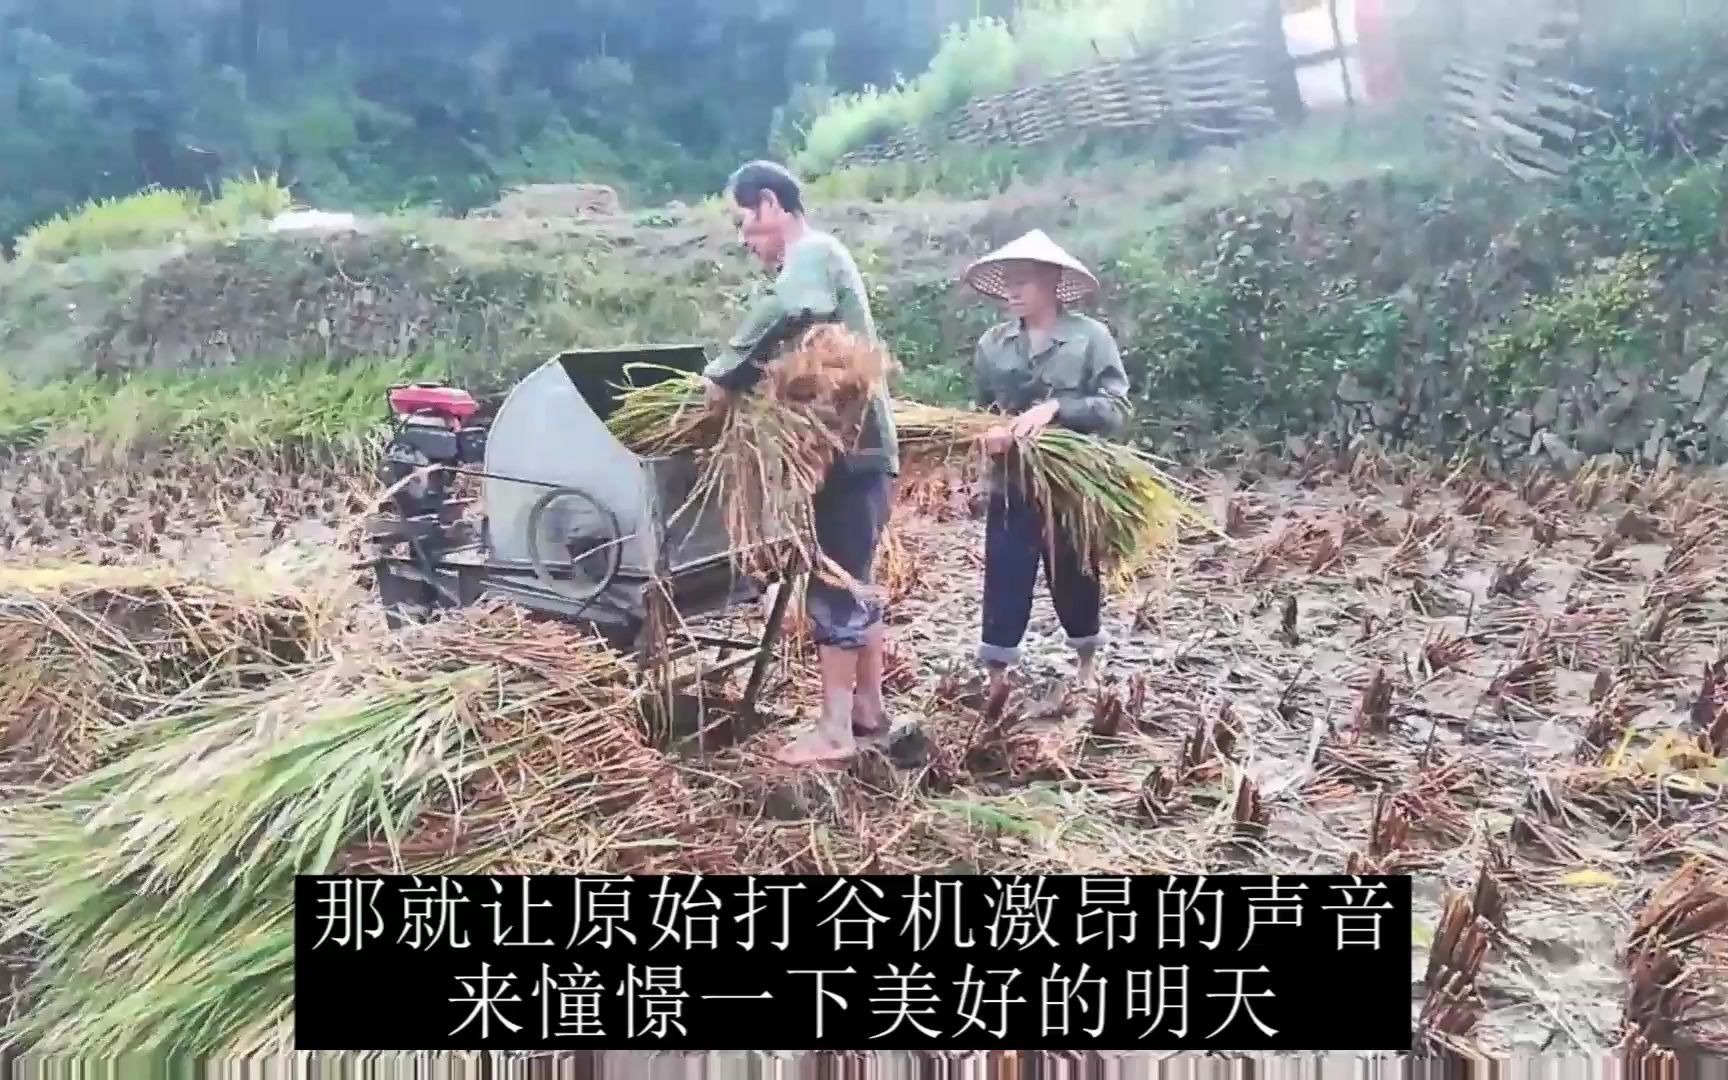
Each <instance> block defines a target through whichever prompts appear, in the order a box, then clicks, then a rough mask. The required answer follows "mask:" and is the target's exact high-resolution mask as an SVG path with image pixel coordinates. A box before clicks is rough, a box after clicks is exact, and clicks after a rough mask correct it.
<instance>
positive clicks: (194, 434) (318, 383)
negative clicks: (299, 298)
mask: <svg viewBox="0 0 1728 1080" xmlns="http://www.w3.org/2000/svg"><path fill="white" fill-rule="evenodd" d="M436 374H438V373H437V372H436V370H435V365H433V364H432V363H430V362H428V361H427V360H424V359H414V360H404V359H395V360H390V359H374V360H368V361H364V362H357V363H350V364H345V365H342V366H339V367H332V366H329V365H317V364H290V365H267V364H262V363H255V364H249V365H246V366H244V367H240V368H235V369H231V370H227V371H218V372H207V373H204V374H202V375H200V376H197V377H187V376H186V375H184V374H178V373H168V372H164V373H148V374H140V375H135V376H133V377H131V378H129V379H125V380H123V381H118V382H116V381H115V380H111V379H101V378H97V377H94V376H82V377H78V378H72V379H64V380H53V381H49V382H45V383H39V384H35V385H25V384H20V383H18V382H16V381H14V380H12V379H10V378H8V377H7V376H6V375H5V374H4V373H3V372H0V448H6V449H21V448H26V447H30V446H38V445H42V444H43V443H44V442H49V441H52V442H55V443H58V444H62V445H75V446H78V447H80V448H82V449H84V450H86V451H88V452H90V453H93V454H96V455H98V456H104V457H116V458H124V457H125V456H127V455H129V454H132V453H133V452H135V451H138V450H142V449H148V448H152V447H165V446H172V447H174V448H175V449H176V451H177V452H180V453H182V454H184V453H193V454H197V453H204V454H208V455H210V456H212V457H218V456H222V455H230V454H245V453H258V454H266V453H271V454H273V453H279V452H283V451H293V452H296V453H300V454H305V455H309V456H311V457H314V458H316V459H319V460H323V461H332V462H352V461H363V460H365V459H366V458H367V457H368V455H369V454H370V452H371V446H372V436H373V435H375V434H376V433H377V432H378V431H379V430H380V428H381V427H382V425H383V423H384V422H385V420H386V414H385V395H386V392H387V391H388V390H389V388H390V387H391V386H393V385H396V384H398V383H404V382H412V381H415V380H416V379H424V378H431V377H434V376H435V375H436Z"/></svg>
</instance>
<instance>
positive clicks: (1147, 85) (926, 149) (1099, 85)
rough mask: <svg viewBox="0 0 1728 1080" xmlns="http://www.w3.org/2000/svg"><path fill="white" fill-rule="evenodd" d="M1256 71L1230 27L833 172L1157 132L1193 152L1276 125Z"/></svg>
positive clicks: (1251, 49) (886, 143)
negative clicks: (1190, 145)
mask: <svg viewBox="0 0 1728 1080" xmlns="http://www.w3.org/2000/svg"><path fill="white" fill-rule="evenodd" d="M1264 63H1265V51H1264V48H1263V46H1262V44H1261V42H1260V40H1259V38H1258V36H1257V34H1256V32H1255V30H1254V28H1252V27H1239V28H1236V29H1233V30H1231V31H1228V32H1226V33H1224V34H1220V35H1217V36H1215V37H1210V38H1206V39H1203V40H1201V41H1196V42H1192V43H1190V44H1185V45H1180V46H1176V47H1174V48H1170V49H1164V50H1160V51H1158V52H1151V53H1144V54H1141V55H1139V56H1135V57H1132V58H1130V59H1127V60H1120V61H1115V62H1112V63H1108V64H1100V65H1098V66H1096V67H1091V68H1085V69H1082V70H1080V71H1074V72H1070V73H1068V74H1066V75H1062V76H1059V77H1057V78H1054V79H1050V80H1047V81H1045V82H1042V83H1038V84H1036V85H1034V86H1028V87H1023V88H1021V89H1018V90H1011V91H1008V92H1007V93H1003V94H997V95H994V96H992V97H987V98H979V99H976V100H974V101H970V102H967V103H966V104H965V105H963V106H961V107H959V108H958V109H955V110H954V111H953V112H952V113H950V114H949V115H948V116H947V117H946V118H945V119H944V120H943V121H942V122H941V123H938V124H934V125H932V129H933V130H934V131H935V132H936V137H935V138H934V139H932V138H929V137H926V136H925V135H924V134H923V133H921V132H919V131H915V130H911V129H908V130H905V131H901V132H898V133H896V134H895V135H892V136H890V137H888V138H886V139H882V140H880V141H878V142H876V143H873V144H871V145H869V146H865V147H861V148H859V149H857V150H854V151H852V152H850V153H848V154H846V155H845V156H844V157H842V158H841V159H840V161H839V162H838V163H837V164H836V166H835V167H836V168H840V169H844V168H851V167H855V166H864V165H880V164H885V163H888V162H921V161H927V160H929V159H930V158H931V157H932V156H933V155H934V153H935V148H936V146H939V145H958V146H964V147H968V148H971V149H976V150H987V149H1004V148H1010V147H1012V148H1021V147H1035V146H1040V145H1043V144H1045V143H1049V142H1053V141H1056V140H1063V139H1075V138H1079V137H1084V136H1086V135H1093V134H1102V133H1106V132H1122V131H1136V130H1139V131H1151V130H1156V129H1160V128H1162V129H1166V130H1170V131H1172V132H1174V133H1175V134H1177V135H1180V136H1182V137H1184V138H1186V139H1189V140H1197V141H1201V142H1217V141H1229V140H1235V139H1240V138H1244V137H1247V136H1249V135H1252V134H1255V133H1257V132H1259V131H1263V130H1265V129H1266V128H1268V127H1270V126H1272V125H1273V124H1275V123H1276V119H1275V117H1274V115H1273V112H1272V108H1271V105H1270V103H1269V98H1268V93H1267V88H1266V82H1265V80H1264V79H1263V78H1262V65H1263V64H1264Z"/></svg>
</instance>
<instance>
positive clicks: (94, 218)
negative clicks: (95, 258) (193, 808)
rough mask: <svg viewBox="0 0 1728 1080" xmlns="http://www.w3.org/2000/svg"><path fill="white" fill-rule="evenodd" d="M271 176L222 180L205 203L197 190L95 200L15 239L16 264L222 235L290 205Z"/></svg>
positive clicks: (290, 199)
mask: <svg viewBox="0 0 1728 1080" xmlns="http://www.w3.org/2000/svg"><path fill="white" fill-rule="evenodd" d="M293 201H294V200H293V196H292V195H291V194H290V193H289V191H288V189H287V188H286V187H284V186H282V184H281V183H280V182H279V181H278V180H277V179H276V177H275V176H268V177H266V176H259V175H257V174H254V175H252V176H251V177H249V178H236V179H231V180H226V181H224V182H223V184H222V189H221V191H220V192H219V193H218V194H217V196H216V198H214V199H212V200H210V201H208V202H206V201H205V200H204V199H203V198H202V197H201V196H200V195H199V194H198V193H197V192H195V191H175V190H169V189H165V188H151V189H149V190H146V191H140V192H138V193H137V194H134V195H127V196H124V197H122V198H115V199H93V200H91V201H90V202H87V203H85V204H84V205H83V206H80V207H78V208H76V209H74V210H69V211H67V212H65V213H62V214H59V215H57V216H55V217H53V218H50V219H48V220H47V221H44V222H42V223H41V224H39V225H36V226H35V227H34V228H32V229H30V230H29V231H28V232H26V233H24V235H22V236H20V237H18V243H17V249H18V258H19V260H20V261H31V262H46V263H56V262H65V261H66V260H68V259H74V258H77V257H79V256H83V255H97V254H100V253H102V252H105V251H129V250H133V249H136V248H144V247H155V246H159V245H162V244H169V243H173V242H174V241H176V240H180V239H184V238H187V237H191V236H209V235H213V234H214V235H220V234H223V233H227V232H232V231H234V230H236V229H239V228H241V227H243V226H246V225H249V224H251V223H253V222H256V221H267V220H269V219H270V218H272V217H275V216H276V215H277V214H280V213H282V212H283V211H285V210H287V209H289V208H290V207H291V206H292V205H293Z"/></svg>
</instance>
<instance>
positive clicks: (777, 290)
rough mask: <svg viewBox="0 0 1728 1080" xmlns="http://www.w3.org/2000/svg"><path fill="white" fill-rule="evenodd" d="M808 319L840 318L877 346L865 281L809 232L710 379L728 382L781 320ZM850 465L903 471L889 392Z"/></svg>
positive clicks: (820, 235) (832, 245) (869, 419)
mask: <svg viewBox="0 0 1728 1080" xmlns="http://www.w3.org/2000/svg"><path fill="white" fill-rule="evenodd" d="M805 313H809V314H811V315H814V316H816V317H818V318H836V317H838V318H839V320H840V321H841V322H842V323H843V324H844V325H845V326H846V328H847V329H849V330H851V331H852V332H853V333H855V334H861V335H863V336H864V337H867V338H869V339H870V340H872V341H874V340H875V339H876V320H875V319H874V318H873V317H872V316H871V314H870V298H869V294H868V293H867V292H866V291H865V289H864V276H863V275H862V274H860V273H859V272H858V264H857V263H856V262H854V261H853V259H852V253H851V252H849V251H847V250H846V245H844V244H842V243H841V242H840V241H839V240H836V239H835V238H834V237H832V236H830V235H828V234H827V233H824V232H817V231H816V230H814V229H811V230H807V231H806V232H805V233H804V235H803V236H802V237H800V238H799V239H798V241H797V242H796V243H794V244H793V245H792V246H791V247H789V248H787V249H786V261H785V262H784V264H782V266H781V268H780V273H779V276H777V277H776V278H775V279H774V280H773V282H771V283H769V284H766V285H764V286H759V287H758V288H757V290H756V293H755V295H754V296H752V297H751V300H750V304H749V307H748V309H747V310H746V311H745V313H744V319H743V321H742V322H741V323H740V324H739V326H738V330H737V332H736V333H734V334H733V335H732V338H731V340H729V341H727V343H726V346H725V348H724V349H722V350H721V351H720V355H718V356H716V357H715V358H714V359H713V360H712V361H711V362H710V363H709V364H708V367H707V369H706V371H705V372H704V374H706V375H707V376H708V377H709V378H711V379H719V378H723V377H724V376H726V375H727V374H729V373H731V372H732V371H733V370H734V369H736V368H737V367H738V365H739V364H741V363H743V362H744V358H745V357H746V356H748V355H750V350H751V349H753V348H754V347H755V346H756V344H757V342H759V341H761V340H762V338H763V336H764V335H766V334H767V333H768V332H769V331H770V330H772V329H773V328H774V325H775V324H776V323H778V322H779V321H780V320H781V319H785V318H795V317H797V316H799V315H803V314H805ZM847 463H848V464H849V465H850V466H851V467H852V468H853V469H855V470H859V471H869V470H881V471H884V472H888V473H891V474H897V473H898V472H899V471H900V446H899V439H898V437H897V436H896V433H895V430H894V405H893V402H892V400H891V399H890V398H889V396H888V388H887V387H886V386H882V387H880V388H878V390H877V391H876V397H875V400H873V401H872V402H871V403H870V406H869V408H868V409H867V410H866V411H865V413H864V427H863V430H861V431H860V432H859V435H858V445H857V446H856V447H855V448H854V451H853V453H852V454H851V455H850V456H849V457H848V459H847Z"/></svg>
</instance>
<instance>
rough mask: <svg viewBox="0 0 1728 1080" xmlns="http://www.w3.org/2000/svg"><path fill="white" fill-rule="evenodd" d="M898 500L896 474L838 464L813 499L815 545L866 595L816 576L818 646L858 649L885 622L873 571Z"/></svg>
mask: <svg viewBox="0 0 1728 1080" xmlns="http://www.w3.org/2000/svg"><path fill="white" fill-rule="evenodd" d="M893 501H894V477H893V476H892V475H890V474H889V473H887V472H883V471H879V470H873V469H872V470H861V469H850V468H844V467H842V468H837V469H835V471H834V473H833V474H832V475H831V476H830V477H829V480H828V482H827V483H826V484H824V485H823V487H822V490H821V491H819V492H817V494H816V499H815V506H814V509H815V516H816V543H817V544H818V545H819V546H820V547H821V549H822V553H823V554H824V555H826V556H827V557H828V558H829V559H831V560H833V561H834V563H835V564H836V565H838V566H839V567H840V568H841V569H842V570H844V571H846V572H847V573H848V574H850V575H852V578H853V580H854V581H856V582H858V584H859V585H862V586H865V589H864V590H863V591H864V595H859V594H858V593H857V592H856V591H854V590H852V589H849V588H846V587H845V586H842V585H838V584H834V583H832V582H829V581H825V580H823V579H822V577H821V575H820V574H817V575H813V576H812V577H811V579H810V585H809V588H808V590H807V591H806V593H805V601H804V609H805V612H806V613H807V614H808V615H809V616H810V623H811V637H812V638H813V639H814V640H815V642H816V644H817V645H820V646H824V647H827V648H835V649H859V648H863V646H864V639H865V636H866V635H867V634H868V633H869V631H870V630H871V629H872V628H873V627H875V626H876V625H877V624H878V623H880V622H881V621H882V617H883V603H882V598H881V597H879V596H877V595H876V590H875V589H873V588H871V587H870V586H873V585H874V581H873V580H872V578H871V572H872V570H873V569H874V565H875V562H876V549H877V547H878V546H879V545H880V544H881V542H882V534H883V533H884V532H885V531H886V530H887V528H888V515H889V512H890V511H891V509H892V507H893Z"/></svg>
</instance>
